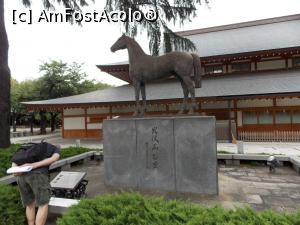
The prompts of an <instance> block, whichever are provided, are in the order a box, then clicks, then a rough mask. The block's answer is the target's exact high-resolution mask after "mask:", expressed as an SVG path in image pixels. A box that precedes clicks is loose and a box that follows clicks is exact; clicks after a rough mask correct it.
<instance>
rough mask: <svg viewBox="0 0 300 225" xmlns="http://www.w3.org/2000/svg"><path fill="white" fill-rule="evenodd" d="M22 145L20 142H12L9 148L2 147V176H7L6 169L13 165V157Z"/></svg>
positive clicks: (0, 159)
mask: <svg viewBox="0 0 300 225" xmlns="http://www.w3.org/2000/svg"><path fill="white" fill-rule="evenodd" d="M19 147H20V145H18V144H12V145H11V146H10V147H9V148H4V149H3V148H1V149H0V177H3V176H6V175H7V174H6V170H7V169H8V168H10V167H11V161H10V160H11V157H12V156H13V155H14V153H15V152H16V151H17V149H18V148H19Z"/></svg>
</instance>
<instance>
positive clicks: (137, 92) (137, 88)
mask: <svg viewBox="0 0 300 225" xmlns="http://www.w3.org/2000/svg"><path fill="white" fill-rule="evenodd" d="M133 86H134V92H135V109H134V113H133V116H138V115H139V112H140V103H139V101H140V90H141V84H140V82H139V81H137V82H134V83H133Z"/></svg>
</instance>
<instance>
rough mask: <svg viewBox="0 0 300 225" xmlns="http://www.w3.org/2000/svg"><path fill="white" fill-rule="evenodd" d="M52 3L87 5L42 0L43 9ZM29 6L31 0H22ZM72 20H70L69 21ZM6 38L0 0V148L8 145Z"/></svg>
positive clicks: (75, 4)
mask: <svg viewBox="0 0 300 225" xmlns="http://www.w3.org/2000/svg"><path fill="white" fill-rule="evenodd" d="M52 2H54V3H62V4H63V5H64V7H66V8H70V9H73V10H81V8H82V7H83V6H87V5H88V3H87V1H86V0H53V1H50V0H43V4H44V7H45V9H47V10H48V9H54V5H53V4H52ZM22 3H23V4H24V5H25V6H30V4H31V0H22ZM70 22H72V21H70ZM8 47H9V44H8V38H7V33H6V29H5V22H4V0H0V114H1V117H0V148H5V147H8V146H9V145H10V89H11V86H10V69H9V66H8Z"/></svg>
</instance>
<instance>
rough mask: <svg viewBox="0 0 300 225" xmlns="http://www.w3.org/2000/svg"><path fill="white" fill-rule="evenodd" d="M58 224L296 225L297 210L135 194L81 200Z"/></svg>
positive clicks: (299, 220) (298, 218)
mask: <svg viewBox="0 0 300 225" xmlns="http://www.w3.org/2000/svg"><path fill="white" fill-rule="evenodd" d="M57 224H58V225H82V224H84V225H101V224H103V225H126V224H128V225H179V224H186V225H221V224H222V225H295V224H300V211H299V212H296V213H291V214H286V213H277V212H274V211H271V210H266V211H263V212H256V211H255V210H253V209H251V208H244V209H237V210H227V209H224V208H222V207H220V206H216V207H213V208H206V207H202V206H199V205H196V204H191V203H187V202H181V201H166V200H163V199H162V198H156V197H143V196H142V195H140V194H137V193H121V194H118V195H103V196H98V197H96V198H94V199H84V200H81V201H80V203H79V204H78V205H76V206H72V207H71V208H70V210H69V211H68V213H66V214H65V215H64V216H63V217H62V218H59V219H58V221H57Z"/></svg>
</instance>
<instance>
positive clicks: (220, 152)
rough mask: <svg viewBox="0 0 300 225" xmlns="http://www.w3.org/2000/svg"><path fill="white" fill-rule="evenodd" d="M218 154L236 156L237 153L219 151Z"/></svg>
mask: <svg viewBox="0 0 300 225" xmlns="http://www.w3.org/2000/svg"><path fill="white" fill-rule="evenodd" d="M217 153H218V154H235V153H232V152H228V151H225V150H220V151H217Z"/></svg>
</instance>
